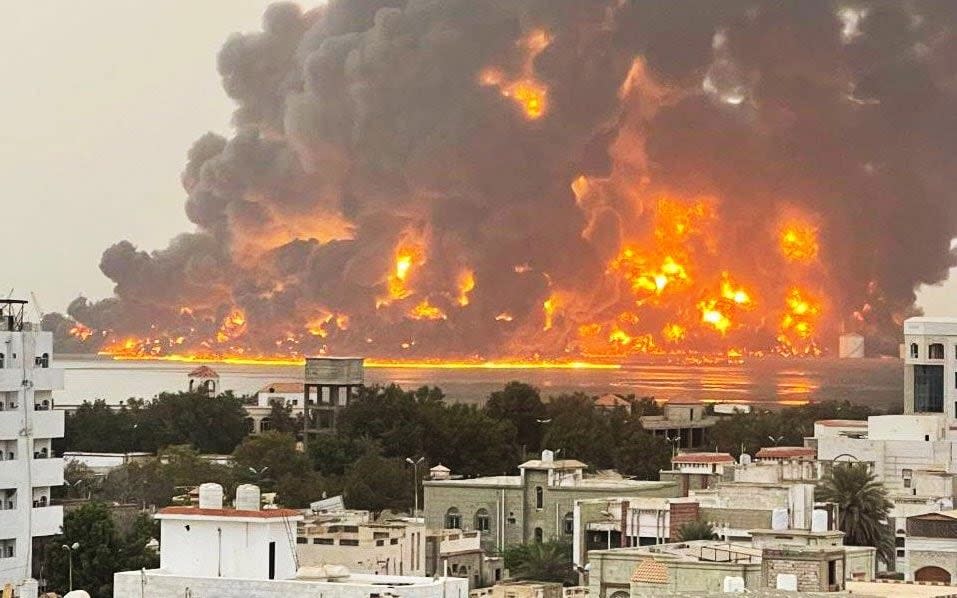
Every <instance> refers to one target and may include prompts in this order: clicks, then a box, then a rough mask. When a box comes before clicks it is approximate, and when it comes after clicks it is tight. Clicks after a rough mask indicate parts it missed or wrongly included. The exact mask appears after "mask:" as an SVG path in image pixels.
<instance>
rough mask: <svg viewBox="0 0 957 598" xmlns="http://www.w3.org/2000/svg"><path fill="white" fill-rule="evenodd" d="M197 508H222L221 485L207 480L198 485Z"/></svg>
mask: <svg viewBox="0 0 957 598" xmlns="http://www.w3.org/2000/svg"><path fill="white" fill-rule="evenodd" d="M199 508H200V509H222V508H223V487H222V486H220V485H219V484H214V483H212V482H207V483H205V484H200V485H199Z"/></svg>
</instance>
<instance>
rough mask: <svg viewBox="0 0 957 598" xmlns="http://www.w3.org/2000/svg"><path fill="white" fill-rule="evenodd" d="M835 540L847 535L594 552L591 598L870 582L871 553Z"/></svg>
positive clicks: (639, 597)
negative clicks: (790, 582) (792, 578)
mask: <svg viewBox="0 0 957 598" xmlns="http://www.w3.org/2000/svg"><path fill="white" fill-rule="evenodd" d="M789 534H790V530H787V531H782V530H776V531H774V532H773V533H772V534H769V535H770V536H777V535H783V536H784V537H790V536H789ZM835 534H836V536H837V537H838V538H840V537H842V534H841V533H840V532H828V533H827V534H825V535H823V536H822V537H821V538H820V541H818V540H819V538H818V537H817V536H816V535H815V534H814V533H813V532H804V536H805V542H806V543H805V544H803V545H801V544H797V543H795V544H790V545H783V544H773V543H767V544H764V543H759V542H724V541H717V540H695V541H692V542H678V543H668V544H659V545H657V546H644V547H633V548H617V549H611V550H595V551H592V553H591V554H590V555H589V563H590V565H591V567H590V571H589V574H588V587H589V594H590V596H592V597H593V598H643V597H645V596H662V595H674V594H682V593H685V592H686V593H689V594H691V593H695V592H697V593H701V594H702V595H708V594H709V593H715V594H718V593H720V592H722V591H724V590H725V589H726V588H728V586H729V585H730V586H731V587H734V586H737V587H738V588H740V590H747V591H748V592H749V593H759V592H761V591H764V590H768V589H777V588H779V587H781V585H780V583H779V581H781V578H779V577H778V576H779V575H783V576H784V577H783V580H784V583H785V586H786V584H787V580H789V579H790V576H792V575H793V576H796V577H797V579H796V580H795V583H796V585H795V587H794V588H793V589H795V590H798V591H805V592H807V591H817V592H821V591H834V590H836V589H843V587H844V584H845V582H846V581H847V580H850V579H855V580H860V581H869V580H872V579H873V578H874V552H875V551H874V549H873V548H871V547H862V546H841V545H840V544H839V543H838V544H837V545H834V544H833V540H832V538H833V537H834V536H835ZM752 535H755V536H760V535H761V530H753V531H752ZM831 563H834V564H833V565H832V564H831ZM729 580H730V581H729ZM782 589H783V588H782ZM682 595H683V594H682Z"/></svg>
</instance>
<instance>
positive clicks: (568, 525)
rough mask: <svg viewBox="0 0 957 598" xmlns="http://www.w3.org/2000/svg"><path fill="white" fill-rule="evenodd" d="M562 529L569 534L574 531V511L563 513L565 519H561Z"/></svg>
mask: <svg viewBox="0 0 957 598" xmlns="http://www.w3.org/2000/svg"><path fill="white" fill-rule="evenodd" d="M562 531H563V532H565V534H566V535H569V536H570V535H572V534H574V533H575V514H574V513H565V519H564V520H562Z"/></svg>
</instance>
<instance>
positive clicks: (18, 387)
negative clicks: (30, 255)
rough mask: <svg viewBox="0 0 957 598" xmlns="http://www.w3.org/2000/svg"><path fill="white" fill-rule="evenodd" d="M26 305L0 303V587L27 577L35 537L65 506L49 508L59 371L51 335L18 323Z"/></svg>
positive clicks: (59, 476)
mask: <svg viewBox="0 0 957 598" xmlns="http://www.w3.org/2000/svg"><path fill="white" fill-rule="evenodd" d="M25 305H26V301H23V300H15V299H3V300H0V587H3V586H4V585H5V584H11V585H13V586H14V587H18V586H21V585H22V584H24V583H25V582H26V581H27V580H29V579H30V577H31V570H32V565H33V563H32V554H33V551H32V547H33V539H34V538H36V537H40V536H52V535H54V534H57V533H59V531H60V527H61V526H62V525H63V508H62V507H59V506H53V505H51V504H50V493H51V490H52V488H53V487H54V486H60V485H62V484H63V459H58V458H55V457H54V455H53V448H52V441H53V439H54V438H61V437H63V412H62V411H54V410H53V391H54V390H57V389H61V388H63V370H62V369H57V368H53V367H50V366H51V364H52V359H51V356H52V353H53V335H52V334H51V333H49V332H41V331H40V326H39V325H38V324H33V323H30V322H24V321H23V311H24V307H25Z"/></svg>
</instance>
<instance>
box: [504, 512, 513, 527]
mask: <svg viewBox="0 0 957 598" xmlns="http://www.w3.org/2000/svg"><path fill="white" fill-rule="evenodd" d="M505 522H506V523H508V524H509V525H515V513H513V512H511V511H509V512H508V519H506V520H505Z"/></svg>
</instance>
